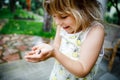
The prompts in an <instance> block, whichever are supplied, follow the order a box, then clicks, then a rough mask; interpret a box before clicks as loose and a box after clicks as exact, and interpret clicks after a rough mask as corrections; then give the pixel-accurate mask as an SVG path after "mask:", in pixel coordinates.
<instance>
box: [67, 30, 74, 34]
mask: <svg viewBox="0 0 120 80" xmlns="http://www.w3.org/2000/svg"><path fill="white" fill-rule="evenodd" d="M65 31H66V32H67V33H69V34H73V33H74V31H70V30H65Z"/></svg>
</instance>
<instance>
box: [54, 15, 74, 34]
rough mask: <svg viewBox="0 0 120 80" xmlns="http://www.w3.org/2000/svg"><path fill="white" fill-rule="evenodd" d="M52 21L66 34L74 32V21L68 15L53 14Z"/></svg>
mask: <svg viewBox="0 0 120 80" xmlns="http://www.w3.org/2000/svg"><path fill="white" fill-rule="evenodd" d="M53 19H54V21H55V23H56V25H57V26H60V27H62V28H63V29H64V30H65V31H66V32H68V33H70V34H72V33H74V32H75V31H76V21H75V18H74V17H73V15H70V14H54V15H53Z"/></svg>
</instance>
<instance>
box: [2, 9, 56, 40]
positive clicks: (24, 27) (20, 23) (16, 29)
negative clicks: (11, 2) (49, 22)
mask: <svg viewBox="0 0 120 80" xmlns="http://www.w3.org/2000/svg"><path fill="white" fill-rule="evenodd" d="M16 16H17V17H19V18H22V19H14V18H15V17H16ZM4 18H5V19H8V22H7V23H6V24H5V26H4V27H3V28H2V29H1V30H0V34H24V35H33V36H34V35H35V36H41V37H46V38H53V37H54V35H55V28H54V27H52V29H51V32H44V31H43V23H42V22H38V21H39V20H40V19H41V18H39V17H38V16H37V15H35V14H34V13H32V12H27V11H26V10H20V9H18V10H16V11H15V13H11V12H10V11H9V9H2V10H0V19H4ZM28 18H29V19H33V20H29V19H28ZM24 19H25V20H24ZM26 19H28V20H26ZM36 20H37V22H36Z"/></svg>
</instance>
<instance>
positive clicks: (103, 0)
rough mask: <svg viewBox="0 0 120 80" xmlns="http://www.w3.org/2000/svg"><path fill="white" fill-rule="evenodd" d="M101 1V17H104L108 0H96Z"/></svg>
mask: <svg viewBox="0 0 120 80" xmlns="http://www.w3.org/2000/svg"><path fill="white" fill-rule="evenodd" d="M98 1H99V2H100V3H101V12H102V18H104V15H105V12H106V11H107V1H108V0H98Z"/></svg>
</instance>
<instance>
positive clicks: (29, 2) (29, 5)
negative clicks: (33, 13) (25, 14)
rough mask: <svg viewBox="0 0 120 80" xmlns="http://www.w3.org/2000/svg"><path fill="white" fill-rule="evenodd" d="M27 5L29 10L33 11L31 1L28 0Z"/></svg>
mask: <svg viewBox="0 0 120 80" xmlns="http://www.w3.org/2000/svg"><path fill="white" fill-rule="evenodd" d="M26 4H27V10H28V11H30V10H31V0H26Z"/></svg>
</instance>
